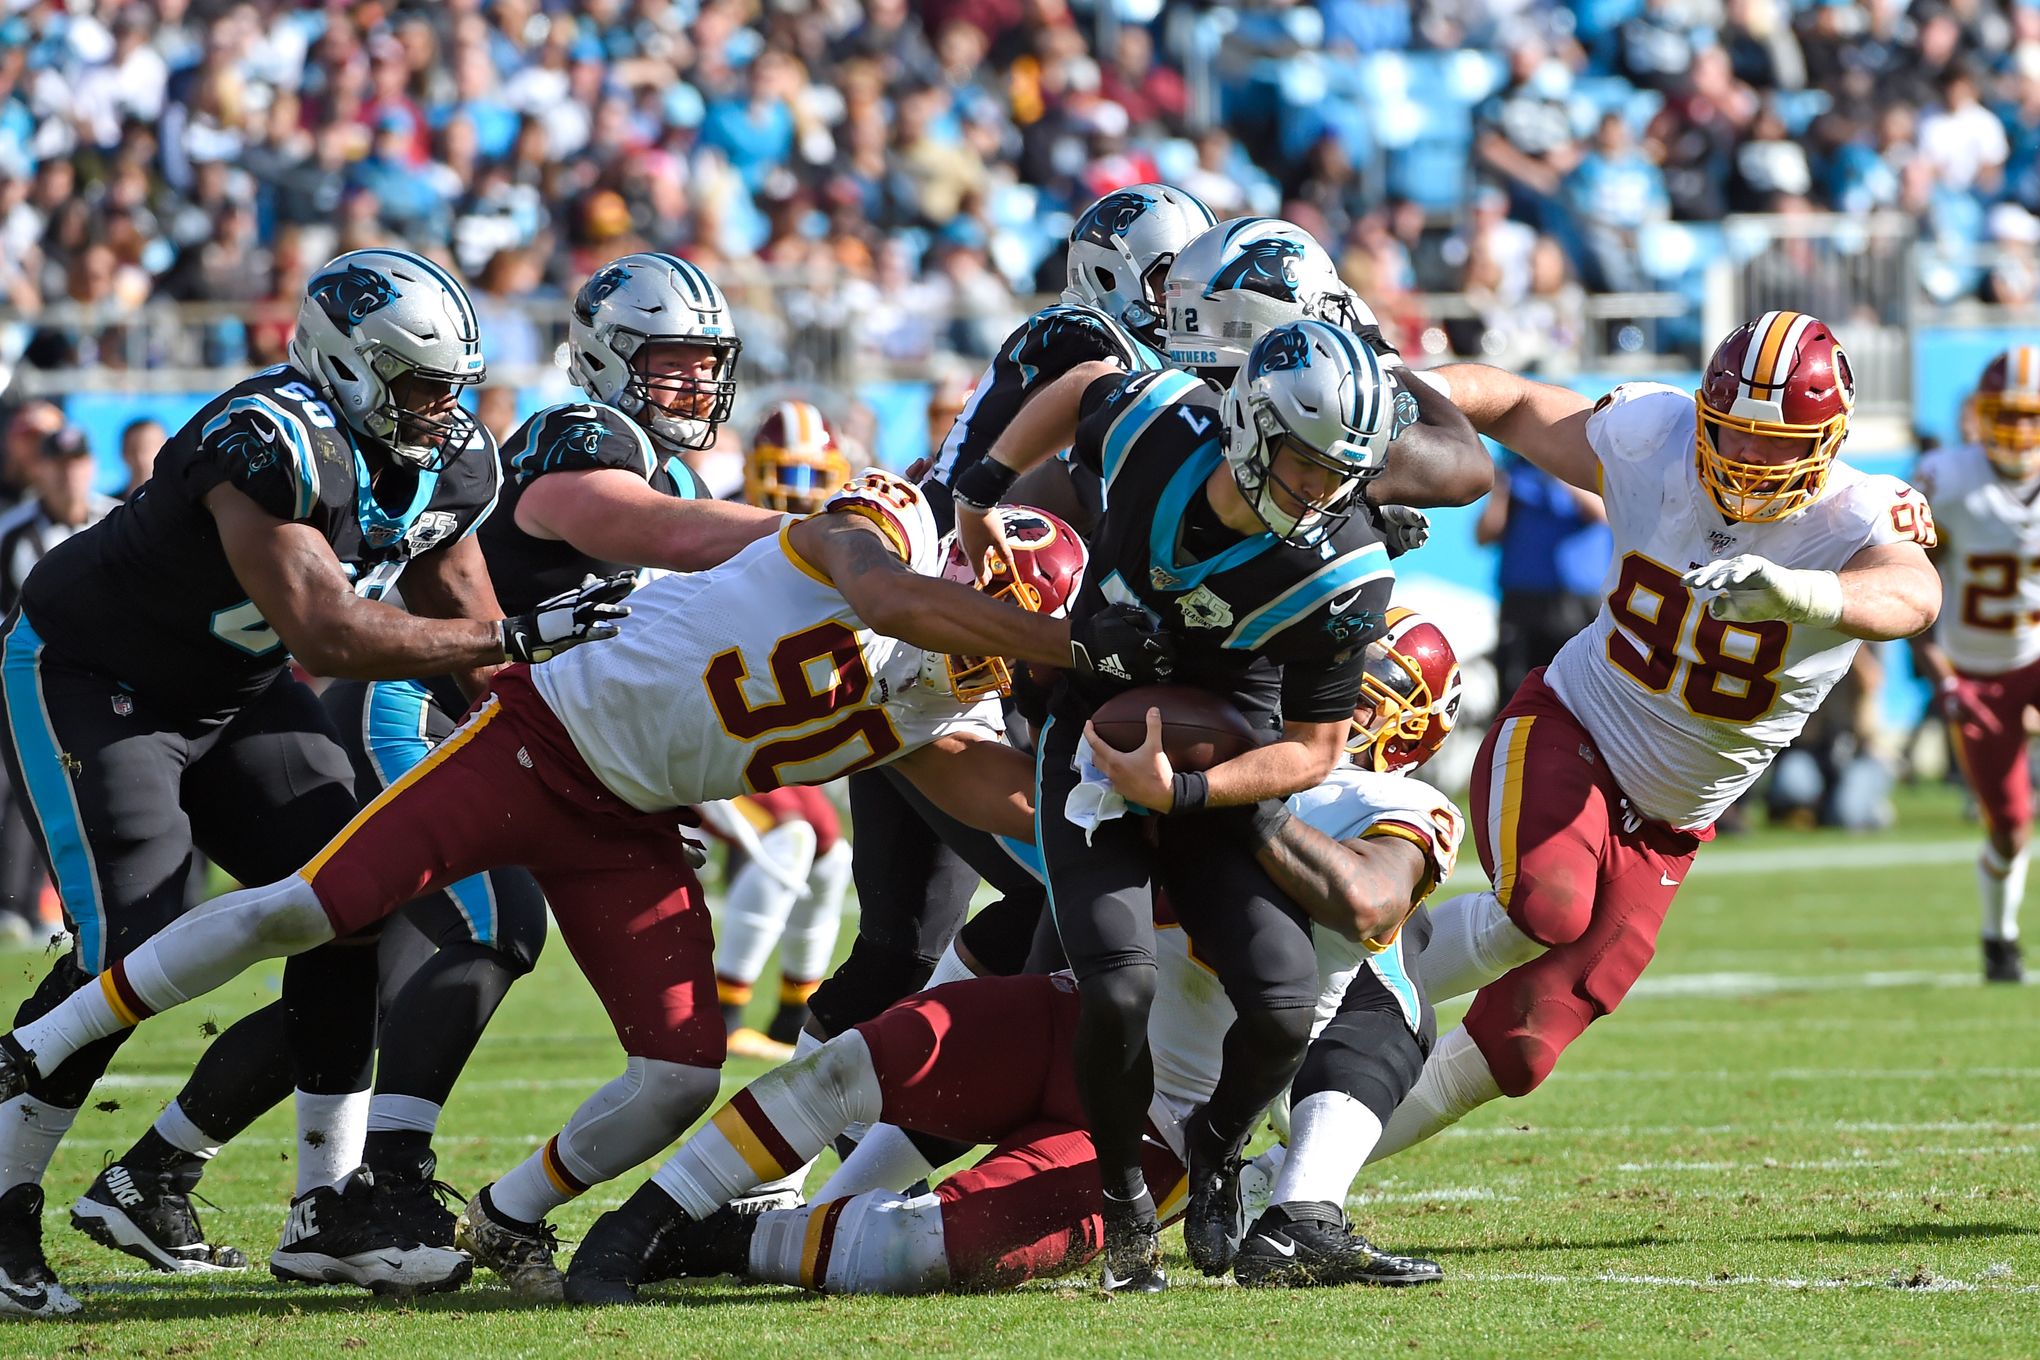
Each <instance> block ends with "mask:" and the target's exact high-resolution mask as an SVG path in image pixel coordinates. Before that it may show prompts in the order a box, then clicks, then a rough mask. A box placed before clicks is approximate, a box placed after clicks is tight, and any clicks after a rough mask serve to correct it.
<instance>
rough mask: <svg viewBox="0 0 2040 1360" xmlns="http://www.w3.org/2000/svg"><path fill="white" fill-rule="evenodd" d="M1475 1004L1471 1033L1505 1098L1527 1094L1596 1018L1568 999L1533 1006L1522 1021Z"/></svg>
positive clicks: (1469, 1025) (1469, 1026) (1468, 1016)
mask: <svg viewBox="0 0 2040 1360" xmlns="http://www.w3.org/2000/svg"><path fill="white" fill-rule="evenodd" d="M1503 1009H1504V1008H1502V1007H1485V1006H1482V1005H1481V1003H1480V1002H1479V1001H1478V1000H1476V1001H1475V1002H1474V1004H1473V1007H1472V1009H1470V1010H1468V1011H1467V1013H1466V1020H1465V1027H1466V1033H1467V1035H1468V1036H1469V1037H1470V1038H1471V1039H1472V1040H1473V1041H1474V1043H1475V1044H1477V1045H1479V1047H1480V1051H1481V1053H1482V1054H1483V1055H1484V1056H1485V1057H1486V1058H1487V1064H1488V1070H1489V1071H1490V1072H1492V1073H1493V1074H1494V1078H1495V1085H1496V1086H1498V1087H1500V1088H1501V1091H1502V1094H1503V1095H1505V1096H1511V1097H1516V1096H1526V1095H1529V1094H1530V1093H1531V1092H1532V1091H1534V1090H1536V1089H1537V1088H1538V1087H1539V1086H1540V1085H1542V1084H1543V1082H1544V1079H1545V1078H1546V1077H1548V1076H1550V1075H1551V1073H1552V1069H1553V1068H1555V1067H1557V1066H1558V1055H1559V1054H1561V1053H1563V1052H1565V1049H1566V1045H1568V1044H1570V1043H1571V1042H1572V1041H1573V1040H1574V1039H1577V1038H1578V1037H1579V1036H1580V1034H1581V1033H1582V1032H1584V1031H1585V1029H1586V1027H1587V1025H1588V1023H1589V1022H1590V1021H1591V1020H1592V1019H1593V1017H1592V1016H1591V1015H1590V1014H1587V1013H1585V1012H1584V1011H1582V1010H1581V1009H1579V1008H1578V1006H1577V1003H1574V1002H1571V1001H1570V999H1569V998H1568V999H1566V1000H1559V999H1547V1000H1542V1001H1538V1002H1535V1003H1533V1004H1532V1005H1531V1006H1529V1007H1528V1008H1527V1009H1526V1010H1524V1011H1523V1012H1522V1013H1521V1014H1520V1018H1517V1017H1511V1016H1508V1015H1506V1014H1498V1012H1501V1011H1502V1010H1503Z"/></svg>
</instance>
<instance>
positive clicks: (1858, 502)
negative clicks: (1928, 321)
mask: <svg viewBox="0 0 2040 1360" xmlns="http://www.w3.org/2000/svg"><path fill="white" fill-rule="evenodd" d="M1693 422H1694V403H1693V396H1692V394H1691V393H1689V392H1683V391H1680V390H1679V389H1678V388H1675V387H1666V386H1664V385H1662V384H1659V383H1625V384H1624V385H1622V386H1621V387H1618V388H1616V389H1615V390H1614V391H1613V392H1611V393H1609V394H1608V395H1607V396H1606V397H1603V398H1602V399H1601V402H1600V404H1599V405H1598V406H1596V407H1595V408H1594V413H1593V415H1592V416H1591V417H1590V418H1589V419H1588V421H1587V439H1588V441H1589V442H1590V443H1591V444H1592V445H1593V449H1594V453H1595V455H1596V456H1597V457H1598V458H1599V459H1600V461H1601V495H1602V499H1603V500H1604V501H1605V503H1606V504H1607V507H1608V524H1609V527H1610V529H1611V530H1612V531H1613V534H1614V539H1615V553H1614V560H1613V561H1612V562H1611V563H1610V564H1609V568H1608V577H1607V585H1606V590H1607V595H1606V597H1605V598H1604V599H1603V600H1602V602H1601V611H1600V613H1599V614H1597V615H1596V616H1595V617H1594V621H1593V623H1591V624H1589V625H1588V626H1587V627H1586V628H1585V629H1584V630H1582V631H1581V632H1580V633H1579V634H1577V635H1576V636H1575V637H1573V639H1572V640H1571V641H1570V642H1568V643H1566V644H1565V646H1564V647H1563V648H1562V649H1560V651H1559V653H1558V656H1557V657H1556V659H1554V660H1553V661H1552V663H1551V666H1550V668H1549V669H1548V670H1547V671H1546V672H1545V677H1544V678H1545V681H1546V683H1548V684H1549V685H1550V686H1551V688H1552V689H1553V690H1554V691H1556V692H1557V694H1558V697H1559V698H1560V699H1561V700H1563V701H1564V703H1565V706H1566V707H1567V708H1568V709H1569V710H1571V712H1572V714H1573V716H1574V717H1575V718H1577V719H1579V721H1580V723H1581V724H1582V725H1583V726H1584V727H1585V728H1586V729H1587V731H1588V732H1589V733H1590V734H1592V736H1593V738H1594V744H1595V745H1596V746H1598V747H1599V748H1600V750H1601V754H1602V756H1603V757H1604V758H1605V759H1606V760H1607V762H1608V769H1609V771H1610V772H1611V773H1612V774H1613V775H1614V776H1615V782H1616V783H1617V784H1619V785H1620V786H1621V788H1622V791H1623V792H1624V793H1625V794H1627V795H1628V796H1629V799H1630V801H1631V803H1632V804H1633V805H1634V807H1635V809H1636V811H1637V812H1639V813H1641V814H1642V815H1643V816H1645V817H1648V818H1650V819H1652V820H1654V821H1659V822H1663V823H1665V824H1666V825H1668V826H1673V827H1678V828H1682V829H1698V828H1700V827H1704V826H1707V825H1709V824H1710V823H1712V822H1713V821H1714V819H1715V818H1716V817H1718V816H1719V815H1720V814H1721V812H1722V811H1723V810H1724V809H1726V808H1727V807H1728V806H1729V804H1731V803H1733V802H1734V801H1735V800H1736V798H1737V797H1739V796H1740V795H1741V794H1742V792H1743V790H1745V789H1747V788H1748V787H1749V786H1750V785H1751V784H1752V783H1754V782H1755V780H1756V778H1757V776H1759V775H1761V774H1762V773H1763V772H1764V768H1765V767H1766V766H1767V765H1769V764H1770V763H1771V759H1772V757H1774V756H1776V755H1777V754H1778V752H1779V751H1780V750H1782V749H1784V747H1785V746H1787V745H1788V744H1790V742H1791V741H1792V739H1793V738H1794V737H1796V736H1798V735H1799V732H1800V729H1802V728H1803V727H1805V726H1806V719H1807V717H1808V715H1810V714H1811V713H1812V712H1813V711H1814V709H1816V708H1818V707H1820V703H1821V700H1822V699H1825V698H1826V697H1827V694H1828V691H1830V690H1832V689H1833V688H1834V687H1835V684H1836V682H1837V681H1839V680H1840V679H1841V678H1842V676H1843V675H1844V674H1846V673H1847V672H1848V669H1849V664H1850V662H1851V661H1852V660H1853V659H1854V657H1855V655H1856V648H1857V647H1858V646H1860V645H1861V644H1860V643H1859V642H1858V641H1857V640H1856V639H1855V638H1852V637H1848V636H1846V635H1844V634H1842V633H1840V632H1837V631H1836V630H1834V629H1830V628H1813V627H1808V626H1806V625H1803V624H1799V625H1795V624H1788V623H1782V622H1778V621H1775V620H1771V621H1765V622H1760V623H1729V622H1726V621H1724V620H1721V619H1717V618H1715V617H1714V616H1713V615H1711V614H1709V613H1708V612H1707V607H1706V605H1705V603H1703V602H1702V601H1700V600H1697V599H1695V598H1694V596H1693V594H1692V592H1691V591H1689V590H1688V589H1687V588H1686V586H1685V585H1684V584H1683V583H1682V582H1681V581H1680V579H1679V578H1680V576H1681V575H1683V574H1684V573H1685V572H1687V571H1688V570H1690V569H1692V568H1694V567H1700V566H1705V565H1706V564H1708V563H1709V562H1716V561H1720V560H1722V559H1724V558H1729V557H1735V556H1737V555H1738V554H1741V553H1754V554H1756V555H1758V556H1760V557H1764V558H1767V559H1769V560H1770V561H1772V562H1776V563H1778V564H1779V565H1781V566H1786V567H1799V568H1810V569H1815V570H1822V571H1836V570H1839V569H1840V568H1841V567H1843V566H1844V565H1846V564H1847V563H1848V561H1849V559H1850V558H1852V557H1854V556H1855V555H1856V554H1857V553H1858V552H1860V551H1861V550H1862V549H1864V548H1867V547H1871V546H1874V545H1877V544H1884V543H1905V542H1921V543H1926V542H1931V541H1932V540H1933V515H1932V512H1931V511H1930V510H1929V509H1928V508H1927V503H1926V500H1925V498H1924V497H1922V496H1921V495H1920V494H1919V493H1918V492H1916V491H1914V490H1913V489H1912V488H1911V487H1909V486H1907V485H1906V484H1905V483H1904V482H1901V481H1899V480H1898V479H1897V478H1895V477H1873V476H1871V475H1869V474H1868V473H1864V472H1860V471H1858V470H1857V469H1855V468H1852V467H1850V466H1849V465H1848V464H1846V463H1839V462H1838V463H1836V464H1834V465H1833V467H1832V468H1830V469H1829V472H1828V478H1827V486H1826V488H1825V489H1824V490H1823V491H1822V492H1821V497H1820V499H1819V500H1818V501H1815V502H1814V503H1813V504H1812V505H1810V506H1808V507H1807V508H1806V509H1805V510H1804V511H1802V512H1801V513H1799V514H1797V515H1794V516H1793V517H1791V518H1790V519H1784V520H1779V521H1777V522H1775V523H1770V524H1739V523H1733V522H1730V521H1728V520H1725V519H1723V518H1722V516H1721V514H1720V512H1719V511H1717V510H1716V509H1715V508H1714V504H1713V502H1712V501H1711V500H1709V499H1708V496H1707V493H1706V492H1705V490H1703V489H1702V487H1701V485H1700V480H1699V474H1698V471H1697V469H1696V467H1695V465H1694V426H1693Z"/></svg>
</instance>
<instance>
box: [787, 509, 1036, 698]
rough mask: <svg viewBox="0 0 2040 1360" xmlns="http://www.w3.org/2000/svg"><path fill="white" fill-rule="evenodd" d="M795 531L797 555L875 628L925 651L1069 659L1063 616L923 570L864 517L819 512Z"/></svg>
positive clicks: (1033, 658)
mask: <svg viewBox="0 0 2040 1360" xmlns="http://www.w3.org/2000/svg"><path fill="white" fill-rule="evenodd" d="M793 532H794V533H795V534H796V535H798V538H797V539H796V544H797V546H798V547H799V548H800V549H801V550H802V552H801V555H802V556H804V557H806V558H807V559H808V560H809V561H810V562H812V563H814V565H816V566H817V567H820V568H821V570H822V572H823V573H824V574H825V575H827V576H828V578H829V580H830V582H831V583H832V584H834V585H835V587H836V589H837V590H839V591H841V592H842V595H843V598H844V599H845V600H848V601H849V602H850V607H851V608H852V609H853V610H855V611H856V612H857V617H858V618H860V619H862V620H863V621H864V625H865V626H866V627H867V628H870V629H871V630H872V631H874V632H878V633H883V634H884V635H885V636H887V637H890V638H898V639H899V640H900V641H901V642H904V643H907V644H909V645H910V646H914V647H919V648H921V649H922V650H923V651H929V652H948V653H953V654H956V655H960V656H1003V657H1007V658H1009V659H1011V660H1014V661H1032V662H1035V663H1037V664H1039V665H1044V666H1067V665H1069V664H1070V625H1069V622H1068V620H1066V619H1057V618H1050V617H1049V616H1048V615H1046V614H1031V613H1029V612H1028V611H1026V610H1025V609H1021V608H1020V607H1019V606H1017V605H1011V604H1007V603H1005V602H1004V601H1002V600H995V599H993V598H992V597H991V596H989V595H986V594H983V593H982V592H980V591H976V590H973V589H971V588H970V587H969V586H966V585H960V584H958V583H957V582H955V581H944V580H941V579H940V578H938V577H934V576H923V575H921V574H920V573H918V572H916V571H914V570H913V569H912V568H910V567H909V566H907V564H906V563H904V562H902V561H900V559H899V555H898V554H897V553H895V552H894V551H893V549H892V547H891V545H890V544H888V543H887V542H886V540H885V538H884V536H883V535H882V534H881V532H880V531H879V529H878V526H877V525H875V524H873V523H872V522H871V521H870V520H868V519H865V518H863V517H862V516H858V515H821V516H817V517H816V518H814V519H810V520H804V521H803V522H802V523H800V524H799V525H797V526H796V527H795V528H794V531H793Z"/></svg>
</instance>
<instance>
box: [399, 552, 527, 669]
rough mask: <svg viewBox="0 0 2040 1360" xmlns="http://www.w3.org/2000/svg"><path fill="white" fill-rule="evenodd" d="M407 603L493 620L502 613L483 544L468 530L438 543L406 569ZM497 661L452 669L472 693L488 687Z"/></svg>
mask: <svg viewBox="0 0 2040 1360" xmlns="http://www.w3.org/2000/svg"><path fill="white" fill-rule="evenodd" d="M404 605H405V607H406V608H408V609H409V610H410V611H411V612H412V613H413V614H421V615H423V616H424V617H426V618H428V619H479V620H481V621H482V622H484V623H488V624H492V625H493V624H494V623H495V621H496V620H497V619H500V618H502V617H503V606H502V605H501V604H500V603H499V602H498V601H497V599H496V584H495V582H493V581H491V580H490V579H489V564H488V562H487V560H486V559H484V558H483V556H482V545H481V544H480V543H479V542H477V541H476V539H475V537H474V536H473V535H472V534H470V535H468V536H467V537H466V538H462V539H459V540H456V541H455V542H452V543H449V544H447V545H446V546H445V547H442V548H434V549H433V550H432V551H431V552H428V553H426V554H425V555H424V556H423V557H420V558H419V559H418V560H417V561H415V562H413V563H411V565H410V566H408V567H406V568H405V569H404ZM496 669H497V668H496V667H495V666H474V667H470V668H468V669H466V670H458V671H455V672H453V679H454V683H455V684H457V685H459V686H460V690H461V693H463V694H465V695H466V696H467V697H468V698H470V699H473V698H475V697H476V696H477V695H479V694H480V693H481V692H482V691H483V690H485V689H487V688H488V687H489V677H490V676H491V675H494V674H495V673H496Z"/></svg>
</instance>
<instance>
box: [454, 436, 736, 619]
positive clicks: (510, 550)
mask: <svg viewBox="0 0 2040 1360" xmlns="http://www.w3.org/2000/svg"><path fill="white" fill-rule="evenodd" d="M593 468H623V469H624V470H626V471H628V472H634V473H636V474H638V475H639V476H641V477H643V478H644V479H645V480H646V481H648V482H650V483H651V484H652V487H653V489H654V490H658V491H663V492H665V493H666V494H667V495H669V496H678V497H680V498H681V499H682V500H705V499H707V498H708V491H707V489H706V488H705V487H703V486H702V484H701V482H700V481H699V480H698V479H697V478H696V477H695V475H694V473H693V471H692V470H690V469H689V468H688V466H687V464H686V463H684V462H682V461H681V460H680V459H678V458H676V457H671V456H668V457H665V458H661V457H660V456H659V454H658V452H657V451H656V450H655V449H654V448H653V447H652V441H651V437H650V436H649V435H647V434H646V433H645V432H644V429H643V428H642V427H641V426H639V424H638V423H637V422H636V421H634V420H632V419H631V418H630V417H629V416H627V415H625V414H624V413H623V412H621V411H619V410H617V409H616V408H615V407H613V406H603V405H599V404H597V403H594V402H585V401H583V402H565V403H563V404H561V405H559V406H548V407H546V408H545V409H544V410H543V411H540V412H539V413H538V414H537V415H535V416H533V417H532V418H531V419H529V420H527V421H525V422H524V423H523V424H522V425H520V426H518V427H517V429H516V431H515V432H513V433H512V434H511V436H510V438H509V440H508V441H506V442H505V443H504V445H503V505H502V508H501V510H500V511H499V512H498V513H497V514H495V515H492V516H490V517H489V522H488V524H486V525H485V526H483V528H482V535H481V538H482V555H483V556H485V557H487V558H488V559H489V577H490V579H491V580H493V581H495V583H496V598H497V599H498V600H499V601H501V602H502V605H503V612H504V613H506V614H521V613H523V612H524V611H525V610H527V609H529V608H531V607H532V606H533V605H535V604H537V603H538V602H539V601H540V600H546V599H550V598H552V597H553V596H555V595H557V594H559V593H560V592H561V591H563V590H572V589H573V588H574V587H575V586H578V585H580V584H581V578H582V577H584V576H590V575H593V576H610V575H614V574H615V573H617V572H619V571H635V570H637V565H638V564H636V563H632V562H605V561H603V560H602V559H600V558H598V557H590V556H589V555H588V554H587V553H584V552H582V551H581V550H580V549H578V548H576V547H574V546H573V545H572V544H570V543H567V542H565V541H564V540H562V539H557V538H535V537H533V536H532V535H530V534H528V533H526V532H524V530H522V529H520V528H518V527H517V502H518V499H519V498H520V497H522V496H523V495H524V489H525V488H526V487H528V486H530V485H531V484H532V483H533V482H535V481H537V480H538V479H539V478H540V477H543V476H545V474H546V473H548V472H586V471H589V470H591V469H593Z"/></svg>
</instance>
